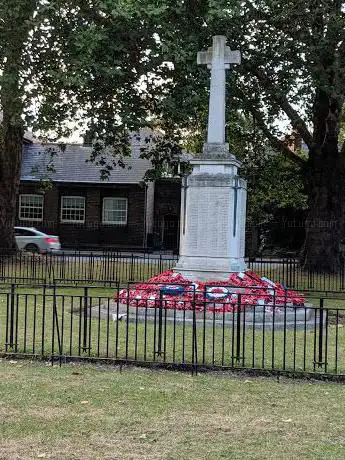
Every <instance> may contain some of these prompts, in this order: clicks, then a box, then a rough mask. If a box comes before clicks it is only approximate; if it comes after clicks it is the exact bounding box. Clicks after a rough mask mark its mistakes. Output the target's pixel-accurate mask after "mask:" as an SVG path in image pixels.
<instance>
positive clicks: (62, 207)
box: [60, 195, 86, 224]
mask: <svg viewBox="0 0 345 460" xmlns="http://www.w3.org/2000/svg"><path fill="white" fill-rule="evenodd" d="M65 198H80V199H82V200H83V203H84V219H83V220H70V219H63V217H62V214H63V210H64V199H65ZM85 201H86V200H85V197H84V196H77V195H62V196H61V204H60V222H61V223H63V224H84V223H85V212H86V205H85ZM71 209H73V208H71ZM74 209H77V208H74ZM78 209H79V208H78Z"/></svg>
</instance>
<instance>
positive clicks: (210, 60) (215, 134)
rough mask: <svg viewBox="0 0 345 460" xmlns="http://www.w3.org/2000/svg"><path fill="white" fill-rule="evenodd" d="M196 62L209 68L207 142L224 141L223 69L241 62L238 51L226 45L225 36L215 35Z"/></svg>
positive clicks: (200, 52) (222, 142)
mask: <svg viewBox="0 0 345 460" xmlns="http://www.w3.org/2000/svg"><path fill="white" fill-rule="evenodd" d="M197 62H198V64H206V65H207V67H208V68H209V69H211V89H210V103H209V110H208V131H207V143H208V144H224V143H225V70H226V69H230V64H240V63H241V53H240V51H231V50H230V48H229V47H228V46H226V37H225V36H223V35H215V36H214V37H213V45H212V47H210V48H209V49H208V50H207V51H199V53H198V60H197Z"/></svg>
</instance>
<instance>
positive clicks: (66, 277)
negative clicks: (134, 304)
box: [0, 251, 177, 286]
mask: <svg viewBox="0 0 345 460" xmlns="http://www.w3.org/2000/svg"><path fill="white" fill-rule="evenodd" d="M176 262H177V256H173V255H165V254H150V253H142V254H138V253H137V254H135V253H128V252H119V251H116V252H111V251H106V252H90V253H85V252H81V251H69V252H63V251H62V252H59V253H46V254H31V253H27V252H18V253H15V254H13V253H12V254H9V253H6V252H5V251H0V282H2V283H12V282H14V283H21V284H22V283H27V284H31V285H41V284H72V283H74V284H81V283H82V284H97V285H100V286H113V285H116V283H118V282H128V281H140V280H143V279H149V278H151V277H152V276H154V275H158V274H159V273H161V272H163V271H165V270H168V269H170V268H172V267H174V266H175V265H176Z"/></svg>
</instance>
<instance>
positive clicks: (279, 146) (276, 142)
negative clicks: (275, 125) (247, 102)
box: [249, 106, 306, 166]
mask: <svg viewBox="0 0 345 460" xmlns="http://www.w3.org/2000/svg"><path fill="white" fill-rule="evenodd" d="M249 111H250V112H251V114H252V115H253V117H254V118H255V121H256V123H257V126H258V127H259V128H260V129H261V131H262V132H263V134H264V135H265V136H266V138H267V139H268V141H269V142H270V144H271V145H272V147H273V148H274V149H276V150H278V151H280V152H282V153H283V154H284V155H286V157H287V158H288V159H289V160H291V161H293V162H294V163H296V164H298V165H299V166H305V163H306V161H305V160H304V159H303V158H302V157H300V156H299V155H297V154H296V153H295V152H294V151H293V150H291V149H289V147H288V146H287V144H286V142H284V141H282V140H280V139H278V138H277V137H276V136H275V135H274V134H273V133H272V132H271V131H270V130H269V129H268V127H267V126H266V123H265V122H264V121H263V118H262V115H261V113H260V112H259V110H257V109H256V108H255V107H254V106H250V107H249Z"/></svg>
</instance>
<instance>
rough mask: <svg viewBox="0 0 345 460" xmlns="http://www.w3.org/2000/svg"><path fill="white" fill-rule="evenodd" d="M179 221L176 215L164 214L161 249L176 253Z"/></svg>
mask: <svg viewBox="0 0 345 460" xmlns="http://www.w3.org/2000/svg"><path fill="white" fill-rule="evenodd" d="M179 234H180V219H179V217H178V216H177V215H176V214H166V215H165V216H164V218H163V248H164V249H169V250H171V251H174V252H178V249H179Z"/></svg>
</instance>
